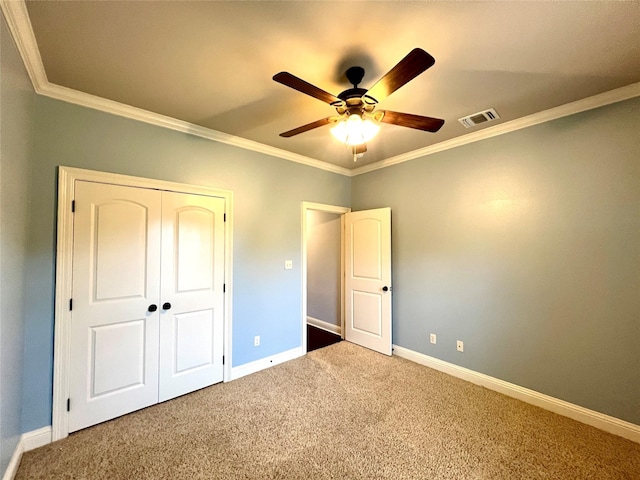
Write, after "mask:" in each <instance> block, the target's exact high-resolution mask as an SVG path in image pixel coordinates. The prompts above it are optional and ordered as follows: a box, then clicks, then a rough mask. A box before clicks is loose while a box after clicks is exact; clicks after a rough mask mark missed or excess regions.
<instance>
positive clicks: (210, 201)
mask: <svg viewBox="0 0 640 480" xmlns="http://www.w3.org/2000/svg"><path fill="white" fill-rule="evenodd" d="M224 211H225V201H224V199H222V198H213V197H205V196H202V195H188V194H184V193H174V192H163V194H162V281H161V285H162V287H161V288H162V294H161V298H162V305H161V313H160V385H159V388H160V398H159V399H160V401H161V402H162V401H164V400H168V399H170V398H173V397H177V396H178V395H182V394H184V393H187V392H192V391H194V390H196V389H199V388H203V387H206V386H209V385H212V384H214V383H218V382H221V381H222V379H223V366H222V354H223V352H222V349H223V343H224V342H223V301H224V296H223V287H224V260H223V257H224V234H223V233H224Z"/></svg>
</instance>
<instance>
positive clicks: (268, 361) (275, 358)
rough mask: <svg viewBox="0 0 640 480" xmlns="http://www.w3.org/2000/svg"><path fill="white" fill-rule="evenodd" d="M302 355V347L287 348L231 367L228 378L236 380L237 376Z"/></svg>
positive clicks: (240, 376)
mask: <svg viewBox="0 0 640 480" xmlns="http://www.w3.org/2000/svg"><path fill="white" fill-rule="evenodd" d="M303 355H304V352H303V351H302V347H296V348H292V349H291V350H287V351H286V352H282V353H277V354H275V355H271V356H270V357H266V358H261V359H260V360H256V361H254V362H249V363H245V364H244V365H240V366H239V367H233V368H232V369H231V379H230V380H237V379H238V378H242V377H244V376H246V375H250V374H252V373H256V372H259V371H260V370H264V369H265V368H269V367H273V366H274V365H278V364H279V363H284V362H288V361H289V360H293V359H294V358H298V357H301V356H303Z"/></svg>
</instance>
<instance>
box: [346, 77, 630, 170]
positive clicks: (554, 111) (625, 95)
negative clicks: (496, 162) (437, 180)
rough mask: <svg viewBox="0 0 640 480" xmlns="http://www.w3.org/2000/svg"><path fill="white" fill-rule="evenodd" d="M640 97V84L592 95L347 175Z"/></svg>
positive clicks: (396, 157)
mask: <svg viewBox="0 0 640 480" xmlns="http://www.w3.org/2000/svg"><path fill="white" fill-rule="evenodd" d="M639 96H640V82H638V83H632V84H630V85H627V86H624V87H620V88H616V89H614V90H610V91H608V92H604V93H600V94H598V95H593V96H591V97H587V98H583V99H581V100H576V101H575V102H570V103H565V104H564V105H560V106H558V107H554V108H550V109H548V110H543V111H541V112H537V113H533V114H531V115H527V116H526V117H521V118H517V119H515V120H511V121H509V122H504V123H500V124H498V125H495V126H493V127H489V128H485V129H483V130H478V131H476V132H473V133H468V134H466V135H462V136H460V137H456V138H452V139H451V140H445V141H444V142H440V143H436V144H435V145H429V146H428V147H425V148H420V149H418V150H413V151H411V152H407V153H403V154H402V155H397V156H395V157H390V158H387V159H386V160H381V161H380V162H376V163H373V164H371V165H365V166H363V167H360V168H356V169H353V170H351V171H350V175H349V176H351V177H354V176H356V175H362V174H363V173H368V172H373V171H374V170H380V169H381V168H386V167H390V166H392V165H398V164H399V163H404V162H408V161H410V160H415V159H416V158H420V157H425V156H427V155H432V154H434V153H438V152H442V151H444V150H449V149H451V148H456V147H460V146H462V145H467V144H469V143H474V142H479V141H480V140H485V139H487V138H491V137H497V136H498V135H503V134H505V133H510V132H515V131H516V130H521V129H523V128H527V127H532V126H534V125H538V124H540V123H545V122H549V121H551V120H556V119H558V118H562V117H567V116H569V115H574V114H576V113H580V112H584V111H587V110H592V109H594V108H598V107H604V106H605V105H610V104H612V103H617V102H622V101H623V100H629V99H630V98H634V97H639Z"/></svg>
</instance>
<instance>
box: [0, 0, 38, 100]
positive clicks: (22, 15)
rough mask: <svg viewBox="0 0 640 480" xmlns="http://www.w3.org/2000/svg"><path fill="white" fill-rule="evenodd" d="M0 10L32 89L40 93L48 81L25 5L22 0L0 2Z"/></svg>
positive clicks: (0, 0)
mask: <svg viewBox="0 0 640 480" xmlns="http://www.w3.org/2000/svg"><path fill="white" fill-rule="evenodd" d="M0 9H2V13H3V14H4V18H5V19H6V20H7V25H8V26H9V31H10V32H11V36H12V37H13V39H14V41H15V43H16V47H17V48H18V52H20V56H21V57H22V62H23V63H24V66H25V68H26V69H27V74H28V75H29V78H30V79H31V83H32V84H33V88H34V90H35V91H36V93H41V91H42V88H43V85H46V84H48V83H49V81H48V80H47V73H46V72H45V70H44V65H43V64H42V58H41V57H40V50H39V49H38V43H37V42H36V37H35V35H34V34H33V29H32V28H31V20H30V19H29V13H28V12H27V5H26V4H25V2H24V1H23V0H0Z"/></svg>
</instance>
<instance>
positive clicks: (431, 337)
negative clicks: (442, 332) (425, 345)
mask: <svg viewBox="0 0 640 480" xmlns="http://www.w3.org/2000/svg"><path fill="white" fill-rule="evenodd" d="M429 342H431V343H433V344H434V345H435V343H436V334H435V333H432V334H431V335H429Z"/></svg>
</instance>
